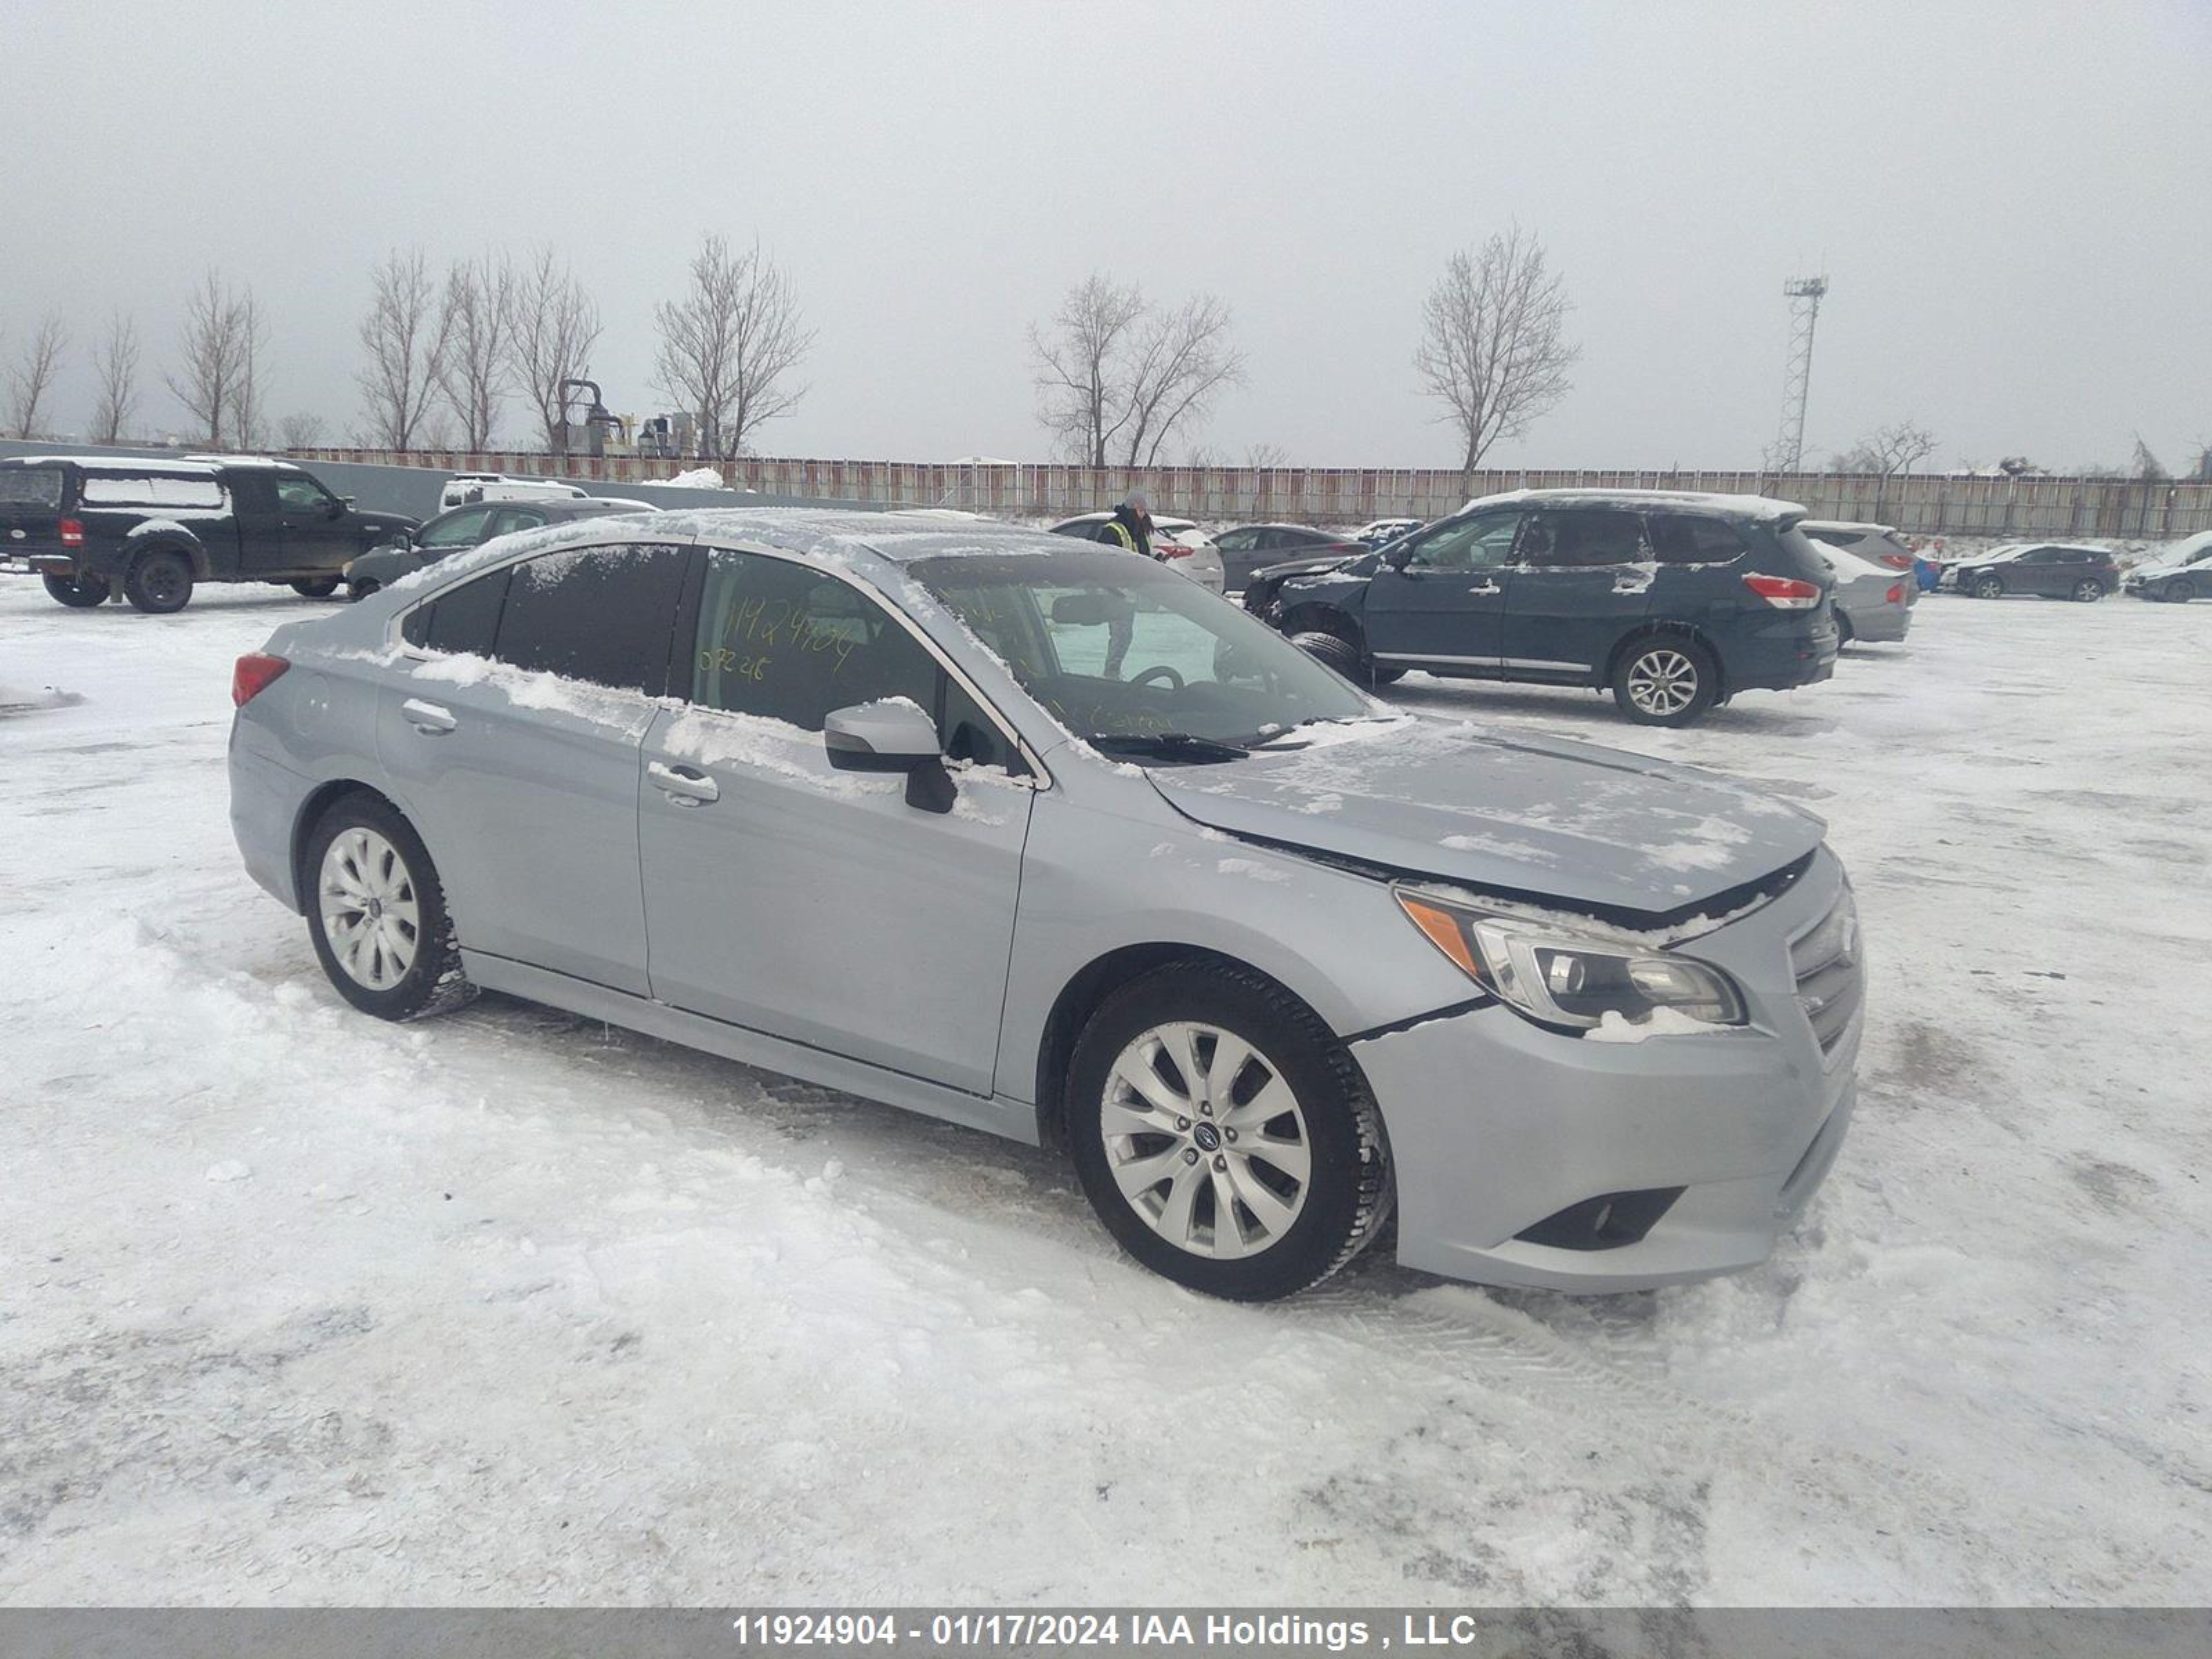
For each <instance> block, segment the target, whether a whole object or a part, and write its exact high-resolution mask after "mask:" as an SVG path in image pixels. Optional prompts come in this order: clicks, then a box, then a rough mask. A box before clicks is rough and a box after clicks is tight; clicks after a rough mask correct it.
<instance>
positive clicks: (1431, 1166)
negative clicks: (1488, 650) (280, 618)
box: [229, 510, 1863, 1300]
mask: <svg viewBox="0 0 2212 1659" xmlns="http://www.w3.org/2000/svg"><path fill="white" fill-rule="evenodd" d="M1716 521H1719V520H1718V519H1716ZM1743 521H1744V522H1759V523H1765V522H1767V520H1764V519H1755V518H1747V519H1745V520H1743ZM644 534H645V531H644V528H643V527H641V526H639V525H635V524H629V525H625V524H623V523H620V522H618V521H616V520H599V521H586V522H583V523H579V524H576V525H574V526H568V527H565V528H564V529H562V530H549V531H547V532H542V533H541V534H540V535H538V536H536V537H532V538H527V539H526V540H525V541H524V542H523V543H522V544H520V546H516V545H514V544H511V543H509V544H501V543H497V542H495V543H492V544H488V545H486V546H484V547H483V548H480V549H478V550H476V551H474V552H471V553H466V554H461V555H458V556H455V557H453V558H452V559H449V560H447V561H445V562H442V563H441V564H438V565H435V566H433V567H431V568H428V569H427V570H424V571H422V572H421V573H418V574H416V575H415V576H412V577H409V578H405V579H404V580H402V581H400V582H399V583H398V584H397V585H395V586H392V587H391V588H387V589H386V590H385V591H384V592H380V593H379V594H376V595H375V596H374V597H373V598H371V599H368V600H366V601H364V602H363V603H362V604H361V605H354V606H350V607H348V608H347V609H345V610H343V611H339V612H337V614H336V615H334V616H332V617H327V618H325V619H320V620H318V621H315V622H313V623H307V624H304V625H294V626H289V627H286V628H283V629H278V630H277V631H276V633H275V634H274V635H272V636H271V637H270V640H269V641H268V642H267V644H266V645H265V646H264V647H263V649H262V650H261V651H259V652H257V653H253V654H252V655H249V656H246V657H243V658H241V659H240V660H239V662H238V664H237V666H236V669H235V672H234V680H233V692H232V695H233V698H234V702H235V703H236V705H237V713H236V719H235V722H234V726H233V730H232V733H231V743H230V762H229V763H230V781H231V820H232V824H233V827H234V830H235V833H236V836H237V840H238V843H239V847H240V852H241V854H243V857H244V860H245V863H246V868H247V870H248V871H249V872H251V874H252V878H254V879H255V880H256V881H257V882H258V883H259V884H261V885H262V886H263V887H264V888H265V889H267V890H269V891H270V893H272V894H274V895H275V896H276V897H277V898H278V899H280V900H281V901H283V902H284V903H285V904H287V905H289V906H290V907H291V908H294V909H295V910H297V911H301V912H303V913H304V915H305V919H306V923H307V932H308V934H309V938H310V940H311V942H312V944H313V949H314V951H315V953H316V956H317V957H318V959H319V962H320V963H321V964H322V967H323V969H324V971H325V974H326V975H328V976H329V979H330V981H331V985H332V986H333V987H335V988H336V989H337V993H338V994H339V995H340V996H341V997H343V999H344V1000H346V1001H347V1002H348V1003H349V1004H351V1005H352V1006H354V1007H356V1009H359V1010H361V1011H362V1012H366V1013H368V1014H372V1015H374V1016H378V1017H380V1018H386V1019H409V1018H417V1017H420V1016H423V1015H428V1014H435V1013H439V1012H444V1011H447V1010H449V1009H451V1008H453V1007H455V1006H459V1004H461V1003H462V1002H464V1001H465V1000H467V998H468V997H469V996H470V995H471V994H472V993H473V992H474V991H475V990H476V989H477V988H484V989H490V990H496V991H501V992H505V993H507V994H513V995H519V996H522V997H526V998H530V999H532V1000H538V1001H540V1002H545V1003H550V1004H552V1005H554V1006H558V1007H562V1008H564V1009H568V1010H571V1011H574V1012H577V1013H580V1014H582V1015H585V1016H586V1017H589V1018H600V1019H605V1020H609V1021H612V1022H614V1023H616V1024H623V1025H626V1026H629V1027H631V1028H633V1029H635V1030H642V1031H647V1032H649V1033H652V1034H654V1035H656V1036H660V1037H663V1038H665V1039H668V1040H671V1041H674V1042H682V1043H685V1044H688V1045H690V1046H693V1047H696V1048H702V1049H705V1050H708V1051H709V1052H712V1053H715V1054H722V1055H726V1056H727V1057H730V1058H732V1059H735V1060H741V1061H743V1062H744V1063H746V1064H749V1065H755V1066H763V1067H765V1068H768V1069H769V1070H773V1071H778V1072H783V1073H790V1074H792V1075H794V1076H797V1077H800V1078H804V1079H811V1080H812V1081H814V1082H817V1083H819V1084H822V1085H827V1086H831V1087H835V1088H838V1089H842V1090H847V1091H852V1092H854V1093H857V1094H860V1095H864V1096H867V1097H872V1098H874V1099H877V1100H880V1101H884V1102H888V1103H891V1104H895V1105H898V1106H903V1107H907V1108H910V1109H915V1110H918V1111H921V1112H924V1113H927V1114H931V1115H936V1116H939V1117H942V1118H946V1119H950V1120H951V1121H955V1122H957V1123H961V1124H964V1125H968V1126H969V1127H975V1128H979V1129H984V1130H987V1131H990V1132H992V1133H997V1134H1000V1135H1004V1136H1006V1137H1009V1138H1011V1139H1015V1140H1018V1141H1024V1142H1029V1143H1031V1144H1036V1143H1038V1142H1040V1141H1042V1142H1045V1143H1048V1144H1054V1145H1059V1146H1065V1147H1066V1149H1067V1151H1068V1152H1069V1154H1070V1156H1071V1158H1072V1160H1073V1166H1074V1170H1075V1173H1076V1176H1077V1177H1078V1179H1079V1183H1080V1185H1081V1186H1082V1188H1083V1190H1084V1192H1085V1195H1086V1196H1087V1197H1088V1199H1089V1200H1090V1201H1091V1204H1092V1205H1093V1206H1095V1208H1096V1209H1097V1213H1098V1216H1099V1218H1100V1219H1101V1220H1102V1221H1103V1224H1104V1225H1105V1226H1106V1228H1107V1229H1108V1230H1109V1231H1110V1232H1111V1233H1112V1234H1113V1236H1114V1237H1115V1238H1116V1239H1117V1240H1119V1241H1120V1242H1121V1244H1122V1245H1123V1246H1124V1247H1125V1248H1126V1249H1127V1250H1128V1251H1129V1252H1130V1253H1131V1254H1132V1255H1134V1256H1135V1257H1137V1258H1138V1259H1139V1261H1142V1262H1144V1263H1146V1265H1148V1266H1150V1267H1153V1268H1155V1269H1157V1270H1158V1271H1159V1272H1160V1273H1164V1274H1166V1275H1167V1276H1168V1277H1170V1278H1171V1279H1176V1280H1177V1281H1178V1282H1180V1283H1182V1284H1183V1285H1188V1286H1191V1287H1193V1288H1194V1289H1197V1290H1200V1291H1206V1292H1210V1293H1212V1294H1215V1295H1219V1296H1225V1297H1237V1298H1242V1299H1249V1300H1261V1299H1266V1298H1268V1297H1277V1296H1281V1295H1285V1294H1287V1293H1290V1292H1292V1291H1297V1290H1300V1289H1302V1288H1304V1286H1306V1285H1311V1284H1313V1283H1315V1282H1316V1280H1318V1279H1322V1278H1325V1277H1327V1276H1328V1274H1329V1273H1331V1272H1333V1271H1334V1270H1335V1269H1336V1268H1337V1267H1340V1266H1341V1265H1343V1264H1344V1263H1345V1262H1346V1261H1348V1260H1349V1259H1351V1258H1352V1256H1353V1255H1356V1254H1357V1253H1358V1251H1359V1250H1360V1249H1362V1248H1363V1247H1364V1245H1365V1244H1367V1243H1369V1242H1370V1240H1371V1239H1373V1238H1374V1237H1376V1233H1377V1232H1378V1231H1379V1230H1380V1229H1381V1227H1382V1225H1383V1222H1384V1220H1385V1219H1386V1218H1389V1216H1390V1215H1392V1214H1393V1213H1394V1212H1395V1216H1396V1218H1397V1225H1396V1239H1397V1250H1398V1255H1399V1257H1400V1259H1401V1261H1404V1262H1406V1263H1407V1264H1408V1265H1410V1266H1413V1267H1418V1268H1422V1269H1426V1270H1429V1271H1431V1272H1435V1273H1443V1274H1447V1275H1449V1276H1453V1277H1456V1278H1462V1279H1480V1280H1487V1281H1491V1282H1495V1283H1501V1284H1512V1285H1540V1286H1548V1287H1552V1288H1555V1289H1560V1290H1568V1291H1615V1290H1627V1289H1632V1288H1636V1287H1639V1286H1644V1285H1654V1284H1661V1283H1667V1282H1670V1281H1674V1280H1677V1279H1687V1278H1695V1277H1699V1276H1703V1275H1707V1274H1711V1273H1722V1272H1727V1271H1729V1270H1732V1269H1735V1268H1740V1267H1747V1266H1749V1265H1752V1264H1753V1263H1755V1262H1757V1261H1760V1260H1762V1259H1763V1258H1764V1257H1765V1255H1767V1254H1768V1252H1769V1250H1770V1249H1771V1245H1772V1243H1773V1242H1774V1239H1775V1237H1777V1235H1778V1233H1779V1232H1781V1231H1784V1230H1786V1229H1787V1228H1788V1227H1789V1225H1790V1224H1791V1221H1792V1220H1793V1218H1795V1217H1796V1215H1797V1214H1798V1212H1800V1211H1801V1210H1802V1207H1803V1206H1804V1205H1805V1203H1806V1202H1807V1200H1808V1199H1809V1198H1810V1197H1811V1195H1812V1194H1813V1191H1814V1188H1816V1187H1818V1186H1819V1184H1820V1181H1821V1180H1822V1178H1823V1177H1824V1176H1825V1175H1826V1172H1827V1170H1828V1167H1829V1165H1830V1164H1831V1162H1832V1160H1833V1158H1835V1156H1836V1152H1837V1148H1838V1145H1839V1144H1840V1142H1841V1140H1842V1139H1843V1136H1844V1130H1845V1126H1846V1124H1847V1123H1848V1121H1849V1119H1850V1113H1851V1108H1852V1102H1853V1096H1854V1088H1853V1066H1854V1061H1855V1057H1856V1054H1857V1048H1858V1044H1859V1039H1860V1030H1861V1014H1860V1006H1861V1001H1862V996H1863V982H1862V975H1863V970H1862V968H1861V966H1860V951H1859V945H1858V929H1857V920H1856V916H1855V913H1854V909H1853V905H1852V900H1851V895H1850V886H1849V884H1848V883H1847V881H1846V880H1845V878H1844V872H1843V869H1842V867H1841V866H1840V865H1839V864H1838V861H1837V860H1836V859H1835V857H1834V856H1833V854H1831V853H1830V852H1829V851H1828V849H1827V848H1826V847H1825V846H1824V845H1823V826H1822V824H1821V823H1820V820H1819V819H1817V818H1815V817H1812V816H1811V815H1810V814H1808V813H1806V812H1804V811H1802V810H1800V809H1799V808H1797V807H1796V806H1794V805H1790V804H1789V803H1787V802H1785V801H1782V800H1779V799H1773V798H1771V797H1769V796H1766V795H1764V794H1761V793H1759V792H1757V791H1754V790H1752V789H1749V788H1747V787H1742V786H1740V785H1736V784H1734V783H1731V782H1729V781H1723V780H1722V779H1720V778H1717V777H1715V776H1713V775H1711V774H1708V773H1701V772H1696V771H1692V770H1688V769H1681V768H1677V767H1673V766H1669V765H1667V764H1665V763H1661V762H1657V761H1654V760H1649V759H1645V758H1644V757H1638V756H1632V755H1626V754H1618V753H1611V752H1608V751H1606V750H1596V749H1592V748H1589V747H1588V746H1587V745H1583V744H1576V743H1569V742H1550V741H1547V740H1546V739H1543V738H1530V737H1527V736H1522V735H1516V736H1514V737H1513V738H1510V739H1507V738H1492V737H1489V736H1486V735H1485V734H1483V733H1481V732H1478V731H1476V730H1475V729H1474V728H1471V727H1468V726H1449V725H1444V724H1442V723H1438V722H1430V721H1420V720H1413V719H1411V718H1409V717H1407V716H1405V715H1402V714H1397V713H1396V712H1395V711H1393V710H1390V709H1389V708H1387V707H1386V706H1385V705H1383V704H1381V703H1378V702H1375V701H1374V700H1373V699H1372V698H1370V697H1369V696H1367V695H1365V694H1364V693H1363V692H1361V691H1359V690H1357V689H1355V688H1354V687H1353V686H1352V685H1351V684H1348V683H1346V681H1345V680H1343V679H1342V678H1340V677H1339V676H1337V675H1335V674H1334V673H1331V672H1329V671H1327V670H1326V669H1325V668H1324V667H1322V665H1320V664H1318V663H1316V662H1315V661H1314V660H1313V659H1311V658H1310V657H1309V656H1307V655H1306V654H1304V653H1302V652H1300V651H1298V650H1297V649H1295V648H1294V647H1291V646H1290V645H1289V644H1288V643H1287V642H1286V641H1283V640H1281V639H1280V638H1279V637H1278V636H1276V635H1273V634H1272V633H1271V632H1269V631H1268V630H1267V629H1266V628H1264V627H1263V626H1261V624H1260V623H1258V622H1256V621H1255V619H1254V618H1252V617H1249V616H1247V615H1245V614H1243V613H1242V612H1240V611H1238V610H1237V608H1236V607H1234V606H1231V605H1220V604H1217V603H1216V602H1215V601H1214V600H1212V599H1210V598H1207V597H1205V596H1203V595H1201V594H1200V593H1199V592H1197V591H1196V590H1195V589H1194V587H1193V586H1191V585H1190V584H1188V583H1187V582H1185V581H1183V580H1180V579H1178V578H1176V576H1174V575H1173V574H1171V573H1170V571H1169V570H1167V569H1166V568H1163V567H1161V566H1160V565H1158V564H1157V563H1154V562H1149V561H1146V560H1142V559H1138V558H1134V557H1132V556H1128V555H1127V554H1124V553H1118V552H1111V551H1107V550H1099V549H1093V548H1085V549H1077V548H1073V547H1071V546H1069V545H1068V544H1066V542H1065V541H1059V540H1056V539H1055V538H1050V537H1048V536H1042V535H1039V534H1037V533H1036V532H1031V531H1024V530H1021V529H1018V528H1015V527H1012V526H1006V527H1000V526H959V527H957V528H952V527H947V526H943V525H941V524H933V523H932V522H931V521H929V520H916V519H902V518H900V517H897V516H886V515H860V514H853V515H837V514H827V513H788V512H785V513H775V512H763V511H757V510H755V511H744V510H736V511H720V512H709V513H697V514H687V515H684V517H683V518H681V519H680V520H670V521H668V523H667V524H666V526H665V527H662V526H653V527H652V528H651V531H650V535H651V539H650V541H647V540H645V539H644ZM1125 627H1126V630H1127V636H1128V638H1129V640H1130V641H1131V643H1130V644H1129V646H1128V649H1127V657H1126V659H1125V660H1124V661H1123V662H1122V663H1121V665H1120V666H1119V667H1118V668H1117V669H1109V668H1108V667H1107V666H1106V662H1107V659H1108V657H1109V653H1110V652H1111V651H1112V648H1113V647H1112V646H1111V644H1110V641H1111V640H1112V639H1113V637H1114V636H1115V635H1116V633H1117V632H1121V631H1122V630H1123V629H1125ZM455 653H470V654H469V657H468V660H467V661H466V662H465V663H459V662H457V661H456V659H455ZM1470 1079H1480V1086H1474V1085H1472V1084H1471V1082H1470Z"/></svg>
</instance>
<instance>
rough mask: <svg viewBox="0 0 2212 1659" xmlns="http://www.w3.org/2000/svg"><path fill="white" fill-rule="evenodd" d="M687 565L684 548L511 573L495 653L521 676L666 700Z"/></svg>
mask: <svg viewBox="0 0 2212 1659" xmlns="http://www.w3.org/2000/svg"><path fill="white" fill-rule="evenodd" d="M689 557H690V554H689V552H688V550H686V549H684V548H680V547H663V546H644V547H633V546H617V547H580V548H572V549H569V550H566V551H563V552H559V553H546V554H542V555H540V556H538V557H537V558H534V559H526V560H524V561H523V562H521V563H520V564H517V565H514V566H513V567H511V568H510V570H509V574H508V580H507V603H506V605H504V606H503V607H502V608H501V611H500V617H499V633H498V636H497V638H496V639H495V641H494V643H493V647H492V654H493V655H494V656H495V657H497V658H498V659H500V660H501V662H505V663H511V664H513V665H514V666H515V667H517V668H521V669H526V670H530V671H534V672H543V673H548V674H557V675H559V676H560V677H561V678H562V679H569V680H583V681H586V682H587V683H588V684H592V685H604V686H608V687H611V689H613V690H617V691H641V692H643V693H644V694H645V695H646V696H649V697H657V696H660V695H661V694H662V693H663V692H664V691H665V690H667V689H668V647H669V638H670V635H671V630H672V629H674V627H675V625H676V601H677V598H678V593H679V592H680V591H681V589H682V587H683V586H684V567H685V564H686V562H687V561H688V559H689ZM434 642H435V641H434Z"/></svg>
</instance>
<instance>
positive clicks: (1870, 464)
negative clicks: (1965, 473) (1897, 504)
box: [1836, 421, 1936, 478]
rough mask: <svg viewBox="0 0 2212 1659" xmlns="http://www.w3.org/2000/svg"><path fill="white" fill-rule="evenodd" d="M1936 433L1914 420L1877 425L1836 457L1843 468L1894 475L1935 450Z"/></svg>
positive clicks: (1907, 469) (1839, 465)
mask: <svg viewBox="0 0 2212 1659" xmlns="http://www.w3.org/2000/svg"><path fill="white" fill-rule="evenodd" d="M1935 449H1936V435H1935V434H1934V433H1932V432H1930V431H1929V429H1928V428H1926V427H1924V426H1916V425H1915V424H1914V423H1913V422H1911V421H1893V422H1890V423H1889V424H1888V425H1887V426H1882V427H1876V428H1875V429H1874V430H1873V431H1872V432H1869V433H1868V434H1867V435H1866V436H1865V437H1863V438H1862V439H1860V440H1859V441H1858V442H1857V443H1856V444H1854V445H1853V446H1852V447H1850V448H1849V449H1847V450H1845V451H1844V453H1842V454H1840V455H1838V457H1837V458H1836V470H1837V471H1839V472H1873V473H1876V474H1878V475H1880V476H1881V477H1885V478H1887V477H1894V476H1895V475H1896V474H1898V473H1899V472H1910V471H1911V470H1912V468H1913V465H1914V463H1916V462H1917V461H1922V460H1925V459H1927V458H1928V457H1929V455H1930V454H1932V453H1935Z"/></svg>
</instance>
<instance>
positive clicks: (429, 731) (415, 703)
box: [399, 697, 459, 738]
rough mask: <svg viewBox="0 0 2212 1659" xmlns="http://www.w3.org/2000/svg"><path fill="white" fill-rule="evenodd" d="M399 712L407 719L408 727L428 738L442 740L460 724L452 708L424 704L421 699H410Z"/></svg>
mask: <svg viewBox="0 0 2212 1659" xmlns="http://www.w3.org/2000/svg"><path fill="white" fill-rule="evenodd" d="M399 712H400V713H401V714H404V715H405V716H406V717H407V723H408V725H410V726H413V727H414V728H415V729H416V731H417V732H421V733H422V735H423V736H424V737H426V738H442V737H444V736H445V735H446V733H447V732H450V731H452V730H453V728H454V726H457V725H459V721H458V720H454V718H453V710H452V709H450V708H439V707H438V705H437V704H436V703H435V702H423V701H422V698H420V697H410V698H408V699H407V701H406V702H403V703H401V704H400V705H399Z"/></svg>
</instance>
